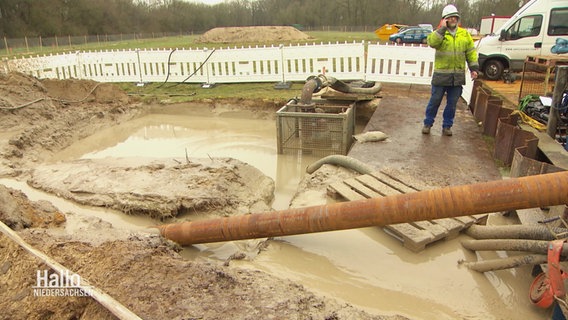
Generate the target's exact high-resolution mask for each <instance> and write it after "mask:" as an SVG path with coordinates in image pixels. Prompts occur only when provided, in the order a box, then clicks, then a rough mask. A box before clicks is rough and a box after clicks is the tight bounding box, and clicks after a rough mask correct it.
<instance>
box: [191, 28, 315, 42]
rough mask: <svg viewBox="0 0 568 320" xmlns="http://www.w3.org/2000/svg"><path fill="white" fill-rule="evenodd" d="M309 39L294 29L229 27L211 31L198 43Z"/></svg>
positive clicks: (198, 40) (199, 39)
mask: <svg viewBox="0 0 568 320" xmlns="http://www.w3.org/2000/svg"><path fill="white" fill-rule="evenodd" d="M307 39H310V36H308V35H307V34H305V33H303V32H302V31H300V30H298V29H296V28H294V27H282V26H267V27H229V28H214V29H211V30H209V31H207V32H205V33H204V34H203V35H202V36H201V37H199V38H198V39H197V42H215V43H229V42H268V41H282V40H307Z"/></svg>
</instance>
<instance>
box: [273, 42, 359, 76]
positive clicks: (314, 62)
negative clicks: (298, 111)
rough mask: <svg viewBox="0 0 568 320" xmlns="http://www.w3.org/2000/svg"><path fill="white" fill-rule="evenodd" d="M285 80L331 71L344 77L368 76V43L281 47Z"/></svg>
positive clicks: (333, 74)
mask: <svg viewBox="0 0 568 320" xmlns="http://www.w3.org/2000/svg"><path fill="white" fill-rule="evenodd" d="M282 50H283V52H282V61H283V65H284V77H285V81H305V80H306V79H307V78H308V77H309V76H312V75H318V74H323V73H329V74H330V75H331V76H332V77H334V78H337V79H342V80H360V79H363V78H364V76H365V43H364V42H360V43H355V42H354V43H335V44H332V43H329V44H319V45H316V44H313V45H302V46H286V47H283V48H282Z"/></svg>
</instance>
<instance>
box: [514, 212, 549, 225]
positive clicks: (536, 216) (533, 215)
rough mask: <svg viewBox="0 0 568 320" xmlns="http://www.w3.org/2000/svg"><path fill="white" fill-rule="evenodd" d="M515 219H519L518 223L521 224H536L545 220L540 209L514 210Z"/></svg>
mask: <svg viewBox="0 0 568 320" xmlns="http://www.w3.org/2000/svg"><path fill="white" fill-rule="evenodd" d="M516 212H517V217H519V221H521V224H533V225H534V224H538V222H539V221H542V220H544V219H546V216H545V215H544V213H543V212H542V210H541V209H540V208H530V209H522V210H516Z"/></svg>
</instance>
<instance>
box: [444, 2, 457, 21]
mask: <svg viewBox="0 0 568 320" xmlns="http://www.w3.org/2000/svg"><path fill="white" fill-rule="evenodd" d="M449 17H458V18H459V17H460V13H459V12H458V8H456V6H454V5H453V4H449V5H447V6H445V7H444V10H442V19H446V18H449Z"/></svg>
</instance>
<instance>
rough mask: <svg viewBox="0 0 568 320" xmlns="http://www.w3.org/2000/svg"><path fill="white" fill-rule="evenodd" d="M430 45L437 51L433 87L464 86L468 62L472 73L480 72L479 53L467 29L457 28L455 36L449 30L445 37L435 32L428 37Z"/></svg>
mask: <svg viewBox="0 0 568 320" xmlns="http://www.w3.org/2000/svg"><path fill="white" fill-rule="evenodd" d="M428 45H429V46H430V47H432V48H434V49H436V56H435V58H434V74H433V75H432V85H434V86H459V85H464V84H465V64H466V62H467V65H468V67H469V70H470V71H479V63H478V62H477V51H476V50H475V46H474V44H473V39H472V38H471V35H470V34H469V32H468V31H467V30H466V29H463V28H460V27H457V29H456V34H455V36H454V35H452V34H451V33H450V32H449V31H447V30H446V32H445V33H444V35H441V34H440V33H439V32H438V31H437V30H434V31H433V32H432V33H430V34H429V35H428Z"/></svg>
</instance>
